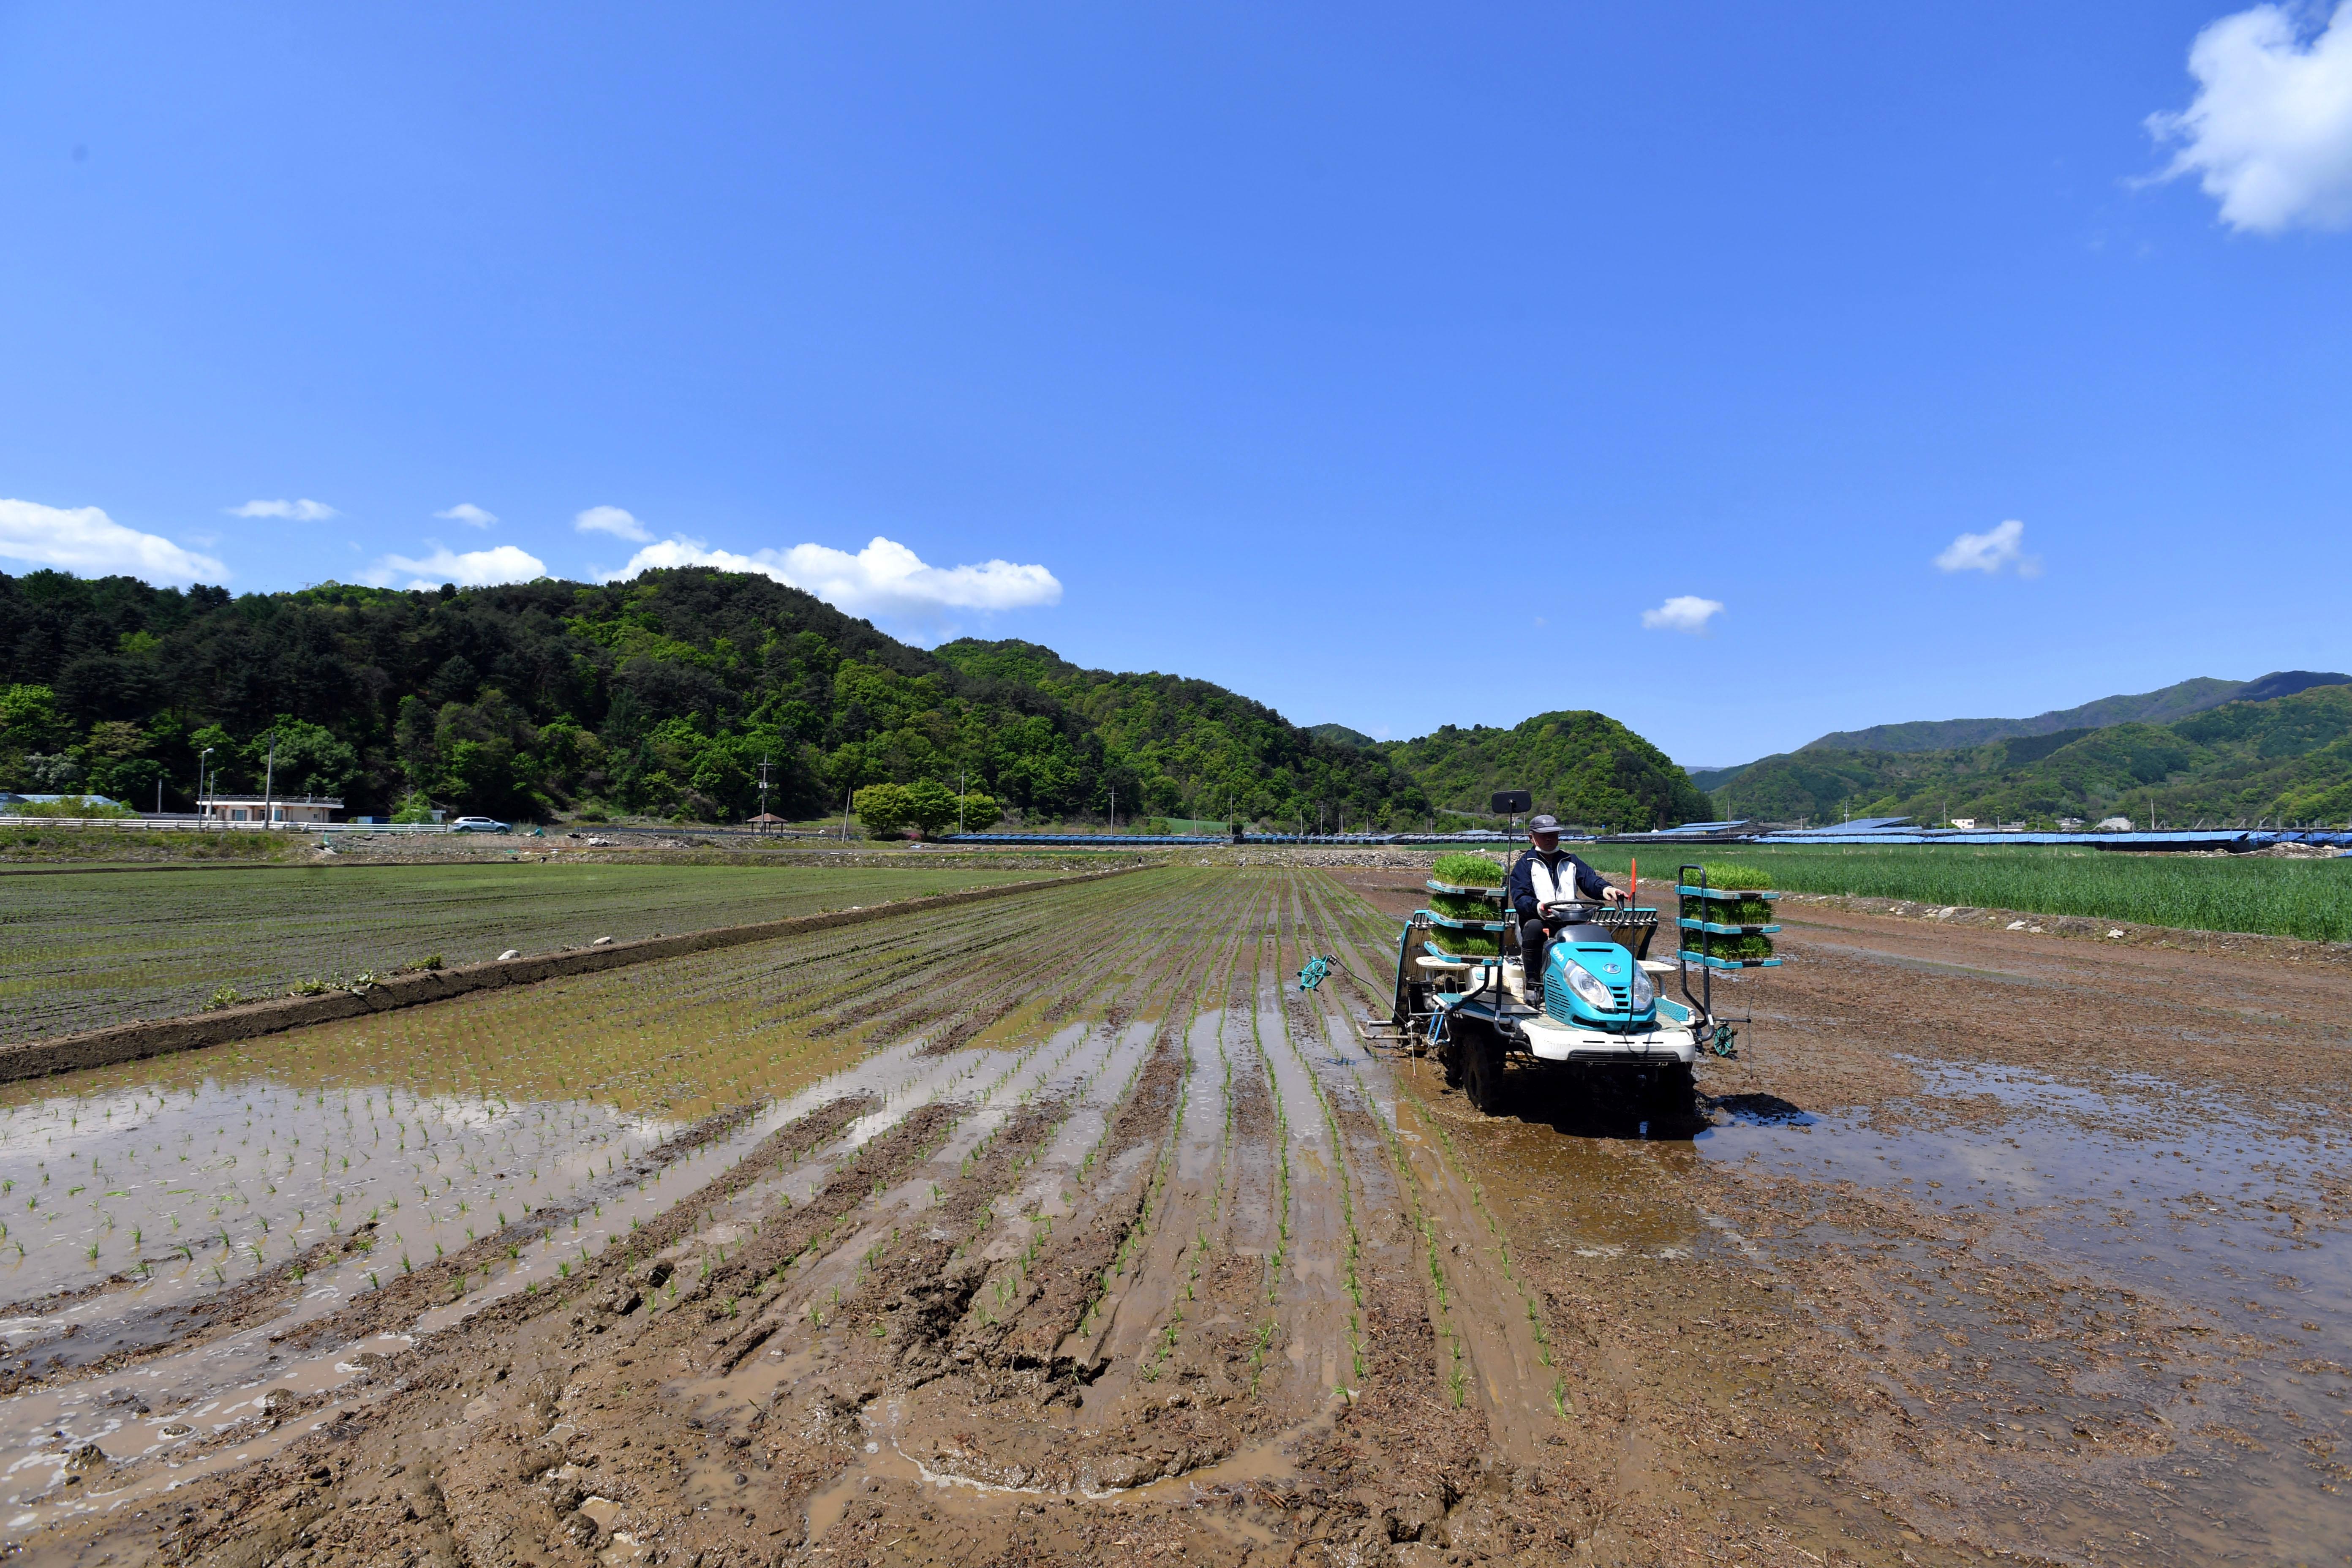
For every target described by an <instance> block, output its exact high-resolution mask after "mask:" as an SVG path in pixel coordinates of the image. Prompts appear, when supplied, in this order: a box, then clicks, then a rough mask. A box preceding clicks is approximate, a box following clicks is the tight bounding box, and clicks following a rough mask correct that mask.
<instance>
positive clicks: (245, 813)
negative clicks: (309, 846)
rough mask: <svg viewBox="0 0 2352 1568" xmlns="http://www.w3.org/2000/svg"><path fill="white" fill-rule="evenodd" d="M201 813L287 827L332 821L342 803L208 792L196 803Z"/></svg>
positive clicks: (326, 797) (311, 797)
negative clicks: (264, 821)
mask: <svg viewBox="0 0 2352 1568" xmlns="http://www.w3.org/2000/svg"><path fill="white" fill-rule="evenodd" d="M198 809H199V812H200V814H201V815H202V816H205V817H208V818H210V819H211V820H213V821H215V822H225V823H238V822H255V823H257V822H261V821H263V820H264V817H263V815H262V814H263V813H264V812H265V811H267V812H268V818H267V820H268V821H270V822H273V823H278V824H280V825H288V826H307V825H309V824H311V823H318V822H333V821H335V820H336V819H337V818H339V817H341V816H342V813H343V803H342V802H341V801H340V800H337V799H335V798H333V797H332V796H330V795H272V796H269V797H268V798H266V799H265V798H264V797H263V796H261V795H208V796H206V797H205V800H204V801H203V802H202V804H201V805H200V806H199V808H198Z"/></svg>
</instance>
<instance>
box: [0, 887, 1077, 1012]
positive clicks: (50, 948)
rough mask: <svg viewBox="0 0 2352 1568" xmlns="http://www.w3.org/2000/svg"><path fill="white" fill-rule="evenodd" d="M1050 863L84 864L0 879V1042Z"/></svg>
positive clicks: (702, 926)
mask: <svg viewBox="0 0 2352 1568" xmlns="http://www.w3.org/2000/svg"><path fill="white" fill-rule="evenodd" d="M1046 874H1050V872H1049V869H1048V868H1043V867H1041V868H1039V869H1037V870H1035V871H1029V870H1024V869H1018V868H1015V869H1005V868H981V867H972V866H961V865H957V864H954V863H952V862H949V863H937V862H934V863H926V864H910V865H908V866H905V867H895V866H892V867H874V866H867V867H860V868H832V867H826V866H818V865H809V864H806V863H805V862H802V863H782V864H777V865H772V866H758V865H751V866H687V865H669V866H665V865H615V864H609V863H597V862H589V863H579V862H566V861H563V860H562V859H560V858H545V856H544V855H543V854H542V855H541V856H533V857H530V858H517V859H513V860H508V861H484V862H477V863H459V864H441V865H433V864H424V865H385V866H359V865H351V866H345V865H325V866H303V867H284V868H279V867H255V868H250V869H247V868H236V869H209V868H204V869H199V868H190V869H154V870H149V869H141V870H136V871H96V870H94V871H89V872H68V873H62V874H42V875H37V876H12V877H7V878H5V879H0V887H5V892H6V896H5V898H0V1044H5V1043H10V1042H15V1041H20V1040H30V1039H38V1038H41V1037H47V1036H52V1035H61V1034H68V1033H70V1032H72V1031H74V1030H77V1029H86V1028H94V1027H98V1026H102V1025H106V1024H115V1023H121V1022H125V1021H127V1020H129V1019H131V1018H158V1017H169V1016H174V1015H178V1014H184V1013H192V1012H195V1011H197V1010H198V1009H200V1008H202V1007H203V1006H204V1005H205V1003H206V1001H207V1000H208V999H210V998H211V997H212V996H213V995H214V994H215V993H216V992H218V991H219V990H220V989H221V988H222V987H224V986H226V987H228V988H230V989H231V990H234V991H236V992H237V993H238V994H240V995H242V996H244V997H246V998H247V999H250V998H253V997H257V996H269V995H282V994H285V992H286V989H287V988H288V987H289V985H292V984H295V983H296V982H298V981H301V980H308V979H320V980H324V979H342V980H350V979H352V978H354V977H356V976H358V975H360V974H362V973H370V972H373V973H377V974H383V973H389V972H391V971H393V970H395V969H399V968H403V967H404V966H408V965H413V964H416V963H422V962H424V961H425V959H426V958H427V957H429V956H435V955H437V956H438V957H439V958H440V960H441V961H443V962H444V963H451V964H458V963H478V962H481V961H483V960H487V959H492V958H496V957H497V956H498V955H499V953H501V952H505V951H507V950H508V949H509V948H513V949H517V950H519V951H520V952H525V953H537V952H551V951H553V950H555V949H558V948H563V947H578V946H584V945H586V944H588V943H590V942H594V941H595V940H596V939H597V938H598V937H611V938H612V939H614V941H616V942H625V941H628V940H630V939H633V938H636V937H644V936H653V935H656V934H659V933H661V932H664V931H668V932H672V933H676V932H678V931H703V930H708V929H709V928H711V927H715V926H726V925H741V924H747V923H750V922H752V921H769V920H781V919H783V918H784V917H786V916H790V915H798V914H808V913H811V912H814V911H815V910H830V909H847V908H850V907H851V906H853V905H860V904H877V903H887V902H890V901H893V900H899V899H911V898H920V897H922V896H924V895H926V894H929V893H950V892H959V891H961V890H963V889H967V888H982V887H992V886H995V885H997V884H1000V883H1004V882H1013V881H1021V880H1024V879H1028V878H1030V877H1034V876H1039V875H1046Z"/></svg>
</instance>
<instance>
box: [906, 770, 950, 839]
mask: <svg viewBox="0 0 2352 1568" xmlns="http://www.w3.org/2000/svg"><path fill="white" fill-rule="evenodd" d="M955 819H956V797H955V792H954V791H953V790H951V789H950V788H948V786H947V785H945V784H941V783H940V782H939V781H938V780H937V779H917V780H916V781H915V782H914V783H913V784H908V786H907V820H908V821H909V822H911V823H913V824H914V825H915V826H918V827H919V828H921V829H922V830H923V837H926V838H936V837H939V834H940V828H942V827H953V826H955Z"/></svg>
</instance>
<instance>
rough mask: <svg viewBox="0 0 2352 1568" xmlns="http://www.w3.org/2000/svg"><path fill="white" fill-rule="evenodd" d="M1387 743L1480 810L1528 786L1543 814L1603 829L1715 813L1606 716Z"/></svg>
mask: <svg viewBox="0 0 2352 1568" xmlns="http://www.w3.org/2000/svg"><path fill="white" fill-rule="evenodd" d="M1377 749H1378V750H1379V751H1380V752H1381V753H1382V754H1383V755H1385V756H1387V757H1388V758H1389V759H1390V760H1391V761H1392V762H1393V763H1395V764H1396V765H1397V767H1398V768H1399V769H1400V770H1402V772H1404V773H1407V774H1409V775H1410V776H1411V777H1412V779H1413V780H1414V781H1415V782H1417V783H1418V784H1420V785H1421V787H1422V789H1423V792H1424V793H1425V794H1426V795H1428V797H1429V799H1430V800H1431V802H1432V803H1433V804H1434V805H1437V806H1439V807H1440V808H1449V807H1450V808H1453V809H1454V810H1458V811H1464V812H1468V813H1474V814H1475V813H1480V812H1483V811H1484V810H1485V809H1486V805H1487V802H1488V797H1489V796H1490V795H1492V794H1493V792H1495V791H1496V790H1501V789H1525V790H1528V791H1531V792H1532V793H1533V794H1534V795H1535V804H1536V810H1538V811H1539V812H1549V813H1550V814H1551V815H1553V816H1557V817H1559V819H1560V820H1561V821H1562V822H1566V823H1572V824H1582V825H1590V826H1597V827H1612V828H1646V827H1662V826H1673V825H1674V824H1675V823H1678V822H1691V821H1696V820H1702V819H1704V818H1706V817H1708V816H1712V815H1713V806H1712V805H1711V804H1710V803H1709V801H1708V800H1707V797H1706V795H1704V794H1703V793H1701V792H1700V791H1699V790H1698V789H1697V788H1696V787H1695V786H1694V785H1693V784H1691V782H1690V779H1689V777H1688V775H1686V774H1685V773H1684V772H1683V770H1682V769H1680V768H1678V767H1676V766H1675V764H1674V763H1671V762H1669V761H1667V760H1666V756H1665V753H1664V752H1661V751H1659V750H1658V749H1657V748H1656V747H1655V746H1653V745H1652V744H1650V742H1647V741H1644V740H1643V739H1642V737H1641V736H1639V735H1636V734H1635V733H1633V731H1631V730H1628V729H1627V728H1625V726H1624V725H1622V724H1620V723H1619V722H1617V721H1615V720H1614V719H1612V718H1610V717H1609V716H1608V715H1606V714H1604V713H1594V712H1591V711H1589V710H1580V711H1572V712H1563V713H1538V714H1537V715H1536V716H1535V717H1534V718H1532V719H1529V720H1527V721H1524V722H1523V723H1520V724H1517V725H1514V726H1513V727H1512V728H1510V729H1508V730H1498V729H1490V728H1488V727H1487V726H1486V725H1483V724H1481V725H1478V726H1475V727H1474V728H1472V729H1468V730H1463V729H1457V728H1455V727H1454V725H1451V724H1448V725H1446V726H1444V728H1443V729H1441V730H1439V731H1437V732H1436V733H1434V734H1431V735H1423V736H1422V737H1421V738H1420V739H1419V740H1416V741H1385V742H1380V744H1379V746H1378V748H1377Z"/></svg>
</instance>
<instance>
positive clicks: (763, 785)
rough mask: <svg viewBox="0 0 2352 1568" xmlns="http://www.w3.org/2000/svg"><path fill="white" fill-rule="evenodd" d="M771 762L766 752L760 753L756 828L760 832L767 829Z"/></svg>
mask: <svg viewBox="0 0 2352 1568" xmlns="http://www.w3.org/2000/svg"><path fill="white" fill-rule="evenodd" d="M772 765H773V764H772V763H770V762H769V761H768V759H767V756H766V754H765V753H764V752H763V753H761V757H760V821H759V828H758V830H759V831H760V832H761V833H765V832H767V831H768V769H769V768H770V767H772Z"/></svg>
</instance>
